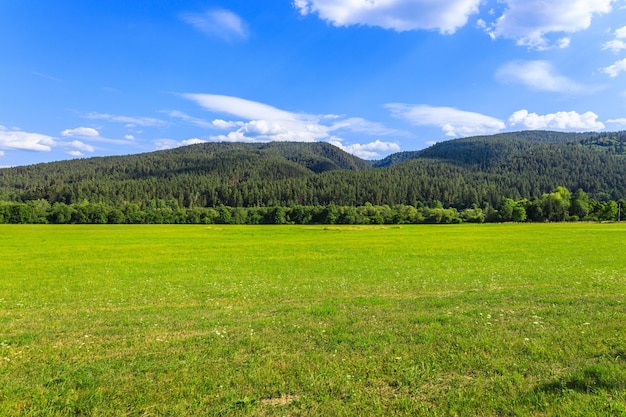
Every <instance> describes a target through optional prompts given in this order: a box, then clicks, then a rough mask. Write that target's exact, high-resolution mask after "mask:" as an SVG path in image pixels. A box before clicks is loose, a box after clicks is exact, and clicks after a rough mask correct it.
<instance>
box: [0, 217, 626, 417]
mask: <svg viewBox="0 0 626 417" xmlns="http://www.w3.org/2000/svg"><path fill="white" fill-rule="evenodd" d="M625 244H626V224H621V223H613V224H591V223H576V224H565V223H560V224H500V225H450V226H424V225H422V226H396V227H392V226H390V227H382V226H380V227H379V226H358V227H357V226H345V227H339V226H337V227H335V226H333V227H330V226H224V227H218V226H215V225H213V226H182V225H178V226H168V225H156V226H145V225H144V226H131V225H98V226H95V225H94V226H87V225H80V226H79V225H61V226H56V225H1V226H0V415H3V416H4V415H6V416H17V415H21V416H80V415H85V416H87V415H88V416H185V415H206V416H225V415H235V416H237V415H241V416H244V415H246V416H274V415H291V416H308V415H316V416H318V415H319V416H330V415H332V416H354V415H363V416H365V415H381V416H382V415H424V416H515V415H519V416H528V415H530V416H550V415H567V416H626V298H625V294H626V256H625V251H624V246H625Z"/></svg>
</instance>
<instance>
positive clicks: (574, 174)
mask: <svg viewBox="0 0 626 417" xmlns="http://www.w3.org/2000/svg"><path fill="white" fill-rule="evenodd" d="M625 142H626V132H617V133H588V134H581V133H576V134H573V133H557V132H541V131H530V132H516V133H506V134H499V135H493V136H480V137H472V138H464V139H457V140H450V141H446V142H441V143H438V144H436V145H433V146H431V147H429V148H427V149H424V150H421V151H414V152H402V153H398V154H394V155H390V156H389V157H387V158H385V159H383V160H381V161H369V162H368V161H364V160H361V159H359V158H357V157H355V156H353V155H350V154H348V153H346V152H344V151H342V150H341V149H339V148H337V147H335V146H333V145H330V144H328V143H322V142H318V143H281V142H274V143H267V144H242V143H206V144H197V145H191V146H186V147H181V148H176V149H172V150H166V151H158V152H151V153H145V154H137V155H129V156H116V157H102V158H88V159H78V160H70V161H62V162H54V163H48V164H38V165H32V166H24V167H15V168H5V169H0V200H4V201H15V202H25V201H33V200H47V201H48V202H49V203H50V204H54V203H56V202H60V203H65V204H77V203H80V202H83V201H85V200H87V201H89V202H100V203H105V204H109V205H114V206H115V205H118V206H119V205H121V204H125V203H129V202H131V203H135V204H139V205H144V204H147V203H148V202H151V201H152V202H154V201H155V200H167V201H175V202H176V204H177V205H178V206H180V207H217V206H220V205H225V206H232V207H263V206H266V207H267V206H296V205H316V204H337V205H344V206H358V205H363V204H365V203H372V204H378V205H381V204H388V205H395V204H408V205H413V206H421V205H432V204H443V205H444V206H446V207H457V208H467V207H472V206H484V205H485V204H490V205H492V206H497V205H498V204H500V202H501V201H502V199H503V198H512V199H516V200H518V199H523V198H528V199H531V198H536V197H540V196H541V195H542V194H544V193H548V192H550V191H551V190H553V189H554V188H555V187H556V186H564V187H566V188H568V189H569V190H572V191H575V190H577V189H579V188H580V189H583V190H584V191H585V192H587V193H588V194H589V195H590V196H591V197H593V198H596V199H600V200H602V199H613V200H617V199H620V198H624V197H625V196H626V159H625V158H626V157H625V152H626V149H625V145H626V143H625Z"/></svg>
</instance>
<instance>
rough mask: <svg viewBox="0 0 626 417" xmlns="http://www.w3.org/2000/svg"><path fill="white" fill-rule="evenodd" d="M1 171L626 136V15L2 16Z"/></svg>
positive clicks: (297, 2) (177, 11)
mask: <svg viewBox="0 0 626 417" xmlns="http://www.w3.org/2000/svg"><path fill="white" fill-rule="evenodd" d="M0 56H1V57H2V60H1V63H0V166H15V165H26V164H33V163H39V162H47V161H54V160H62V159H70V158H85V157H91V156H104V155H123V154H134V153H140V152H148V151H154V150H158V149H167V148H172V147H176V146H181V145H186V144H191V143H198V142H203V141H246V142H267V141H285V140H289V141H327V142H330V143H333V144H335V145H337V146H340V147H342V148H343V149H345V150H346V151H348V152H351V153H354V154H356V155H358V156H360V157H363V158H368V159H378V158H382V157H384V156H386V155H388V154H390V153H393V152H398V151H406V150H417V149H422V148H424V147H427V146H429V145H430V144H432V143H434V142H439V141H443V140H448V139H452V138H456V137H463V136H473V135H482V134H493V133H499V132H506V131H514V130H526V129H546V130H559V131H605V130H607V131H617V130H624V129H626V0H552V1H550V2H546V1H544V0H438V1H432V0H264V1H256V0H230V1H226V0H224V1H219V0H215V1H213V0H207V1H196V0H187V1H174V0H172V1H157V0H153V1H149V0H107V1H100V0H55V1H44V0H19V1H4V2H0Z"/></svg>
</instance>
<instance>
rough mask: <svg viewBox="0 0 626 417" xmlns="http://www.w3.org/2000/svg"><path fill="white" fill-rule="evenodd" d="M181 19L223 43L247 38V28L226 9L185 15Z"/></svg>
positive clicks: (237, 17) (236, 16)
mask: <svg viewBox="0 0 626 417" xmlns="http://www.w3.org/2000/svg"><path fill="white" fill-rule="evenodd" d="M181 19H182V20H183V21H184V22H185V23H187V24H189V25H191V26H193V27H194V28H195V29H197V30H199V31H200V32H202V33H204V34H205V35H208V36H210V37H214V38H220V39H222V40H225V41H228V42H230V41H233V40H237V39H247V38H248V28H247V26H246V24H245V23H244V21H243V20H242V19H241V18H240V17H239V16H238V15H236V14H235V13H233V12H231V11H230V10H226V9H212V10H208V11H207V12H205V13H185V14H182V15H181Z"/></svg>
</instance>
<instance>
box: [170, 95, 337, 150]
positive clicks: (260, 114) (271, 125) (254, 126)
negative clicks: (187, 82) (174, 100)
mask: <svg viewBox="0 0 626 417" xmlns="http://www.w3.org/2000/svg"><path fill="white" fill-rule="evenodd" d="M182 97H184V98H187V99H189V100H191V101H194V102H195V103H197V104H198V105H199V106H201V107H203V108H204V109H206V110H209V111H211V112H217V113H225V114H229V115H231V116H235V117H237V118H242V119H244V120H243V121H241V120H236V121H225V120H221V119H216V120H214V121H213V123H212V125H213V127H215V128H221V129H223V130H229V129H235V130H231V131H230V132H228V133H226V134H222V135H216V136H212V137H211V139H212V140H219V141H228V142H239V141H241V142H269V141H296V142H313V141H316V140H320V139H325V138H327V137H328V136H329V134H328V132H329V130H330V128H329V127H328V126H326V125H322V124H320V121H321V120H322V119H323V116H314V115H307V114H298V113H291V112H288V111H284V110H280V109H277V108H275V107H272V106H269V105H267V104H263V103H258V102H254V101H250V100H245V99H241V98H237V97H231V96H221V95H214V94H183V95H182Z"/></svg>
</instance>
